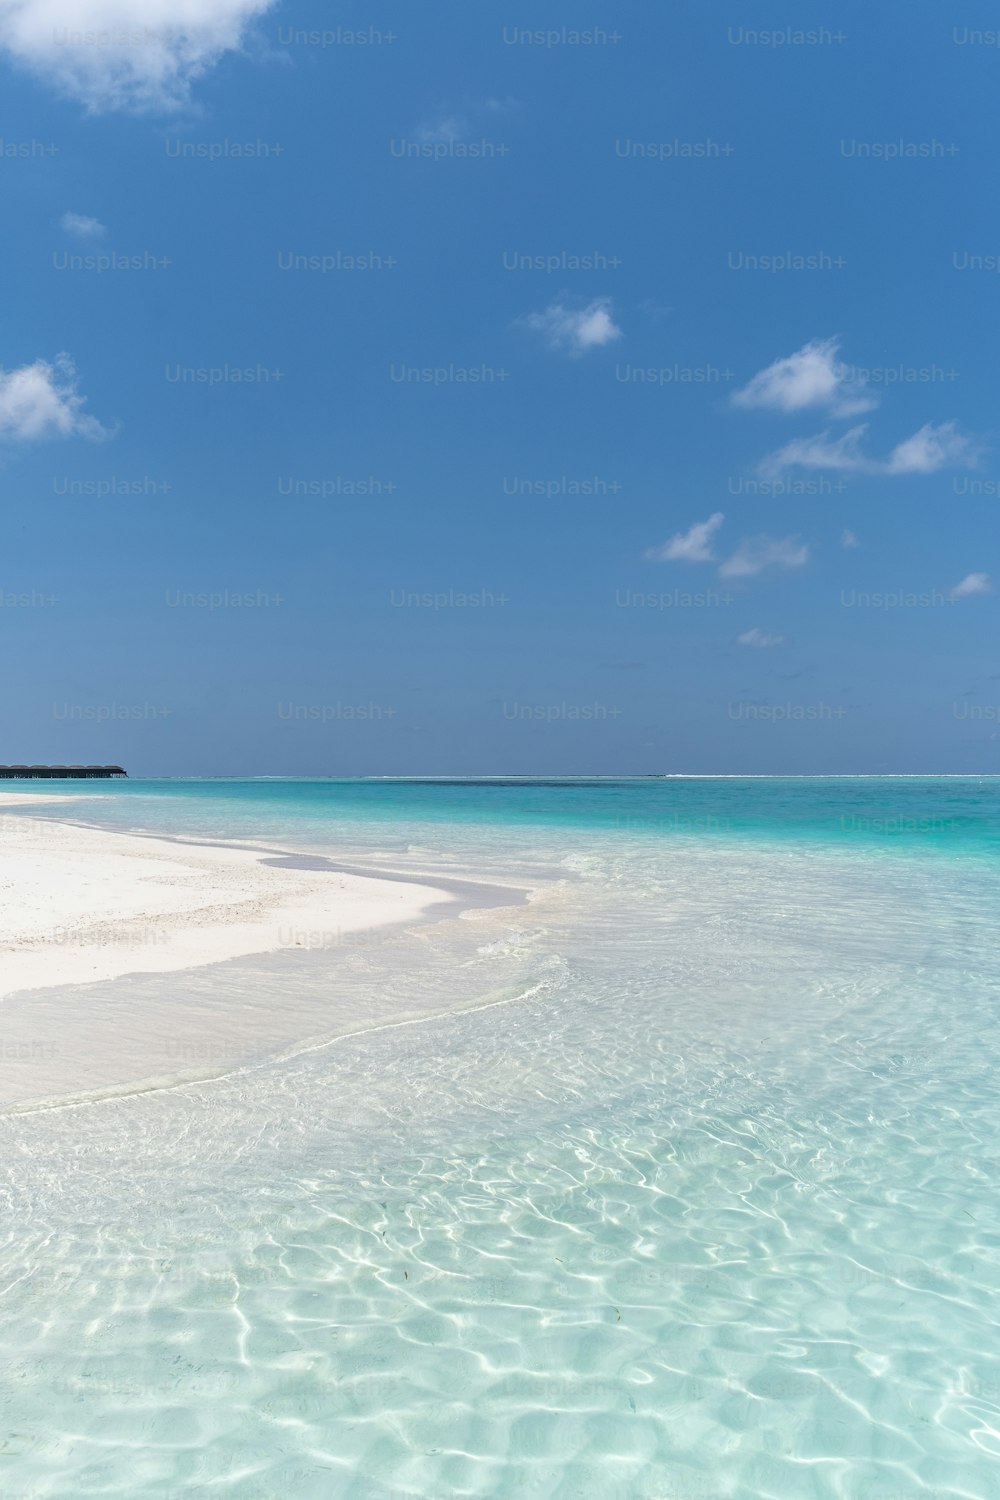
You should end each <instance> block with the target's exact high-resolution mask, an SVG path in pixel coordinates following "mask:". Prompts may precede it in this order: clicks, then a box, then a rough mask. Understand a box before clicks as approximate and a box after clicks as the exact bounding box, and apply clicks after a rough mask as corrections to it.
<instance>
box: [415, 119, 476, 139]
mask: <svg viewBox="0 0 1000 1500" xmlns="http://www.w3.org/2000/svg"><path fill="white" fill-rule="evenodd" d="M468 133H469V122H468V120H466V119H463V118H462V116H461V115H444V116H442V117H441V119H439V120H430V121H428V122H427V124H425V125H421V126H419V128H418V129H417V139H418V140H420V141H442V142H446V143H448V144H450V143H451V142H452V141H460V140H462V139H463V138H464V137H465V136H467V135H468Z"/></svg>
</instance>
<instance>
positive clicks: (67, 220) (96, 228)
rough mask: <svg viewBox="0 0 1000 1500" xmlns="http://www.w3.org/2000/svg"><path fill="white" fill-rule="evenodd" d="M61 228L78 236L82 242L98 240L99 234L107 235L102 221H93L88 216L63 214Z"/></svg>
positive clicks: (60, 221) (60, 222)
mask: <svg viewBox="0 0 1000 1500" xmlns="http://www.w3.org/2000/svg"><path fill="white" fill-rule="evenodd" d="M59 227H60V228H61V229H65V231H66V233H67V234H75V235H78V236H79V237H80V239H82V240H91V239H96V237H97V236H98V235H99V234H106V233H107V230H106V229H105V226H104V225H103V224H102V223H101V221H100V219H91V218H89V217H88V216H87V214H63V216H62V218H61V219H60V220H59Z"/></svg>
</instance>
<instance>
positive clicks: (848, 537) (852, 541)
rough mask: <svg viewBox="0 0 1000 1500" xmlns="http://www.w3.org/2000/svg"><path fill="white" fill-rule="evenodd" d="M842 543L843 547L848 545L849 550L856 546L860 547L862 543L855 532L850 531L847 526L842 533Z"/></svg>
mask: <svg viewBox="0 0 1000 1500" xmlns="http://www.w3.org/2000/svg"><path fill="white" fill-rule="evenodd" d="M840 545H841V546H842V547H846V548H847V549H848V551H852V550H853V549H854V548H855V547H860V546H861V543H860V542H859V541H858V539H857V537H856V536H855V534H854V532H853V531H849V530H848V529H847V528H846V527H845V528H844V530H843V531H842V532H841V533H840Z"/></svg>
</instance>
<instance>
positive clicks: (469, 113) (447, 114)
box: [414, 98, 521, 144]
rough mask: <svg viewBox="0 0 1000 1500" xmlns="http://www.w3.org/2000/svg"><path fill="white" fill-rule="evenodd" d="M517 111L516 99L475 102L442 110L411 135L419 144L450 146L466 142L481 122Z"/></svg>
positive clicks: (517, 102)
mask: <svg viewBox="0 0 1000 1500" xmlns="http://www.w3.org/2000/svg"><path fill="white" fill-rule="evenodd" d="M520 108H521V101H520V100H519V99H512V98H505V99H477V100H474V101H471V102H466V103H465V104H464V105H462V106H461V107H460V108H458V109H442V110H441V111H439V113H438V114H436V115H432V116H431V117H430V118H429V119H427V120H424V122H423V123H422V124H421V125H418V126H417V129H416V131H415V132H414V133H415V135H416V137H417V140H419V141H431V142H436V141H442V142H445V143H448V144H450V143H451V142H453V141H462V140H465V139H467V137H468V136H470V135H471V134H472V132H473V130H475V129H478V127H479V125H480V124H481V123H483V122H484V120H497V119H503V118H505V117H507V116H509V115H513V114H516V113H517V111H518V110H519V109H520Z"/></svg>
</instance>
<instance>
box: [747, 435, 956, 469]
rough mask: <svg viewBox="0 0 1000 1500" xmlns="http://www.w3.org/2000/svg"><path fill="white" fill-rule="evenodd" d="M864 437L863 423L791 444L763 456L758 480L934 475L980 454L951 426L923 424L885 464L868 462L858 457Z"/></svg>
mask: <svg viewBox="0 0 1000 1500" xmlns="http://www.w3.org/2000/svg"><path fill="white" fill-rule="evenodd" d="M867 431H868V426H867V424H866V423H864V422H862V423H859V425H858V426H857V427H850V428H848V430H847V431H846V432H845V433H843V434H842V435H841V436H840V437H838V438H832V437H831V436H830V433H829V431H827V432H819V433H816V434H815V435H814V436H813V437H805V438H793V439H792V441H791V442H790V443H786V444H785V446H784V447H783V448H779V449H777V451H776V452H774V453H770V454H768V456H767V457H766V458H765V459H764V460H763V462H762V463H761V465H760V471H761V473H762V474H765V475H768V476H770V477H774V476H775V475H777V474H781V473H783V472H784V471H785V470H786V469H794V468H801V469H836V470H840V471H841V472H843V473H849V474H890V475H895V474H934V473H936V472H937V470H938V469H944V468H971V467H973V466H974V465H975V463H976V462H977V460H978V458H979V453H980V449H979V447H978V445H977V444H976V443H975V441H974V440H973V439H972V438H971V437H969V436H968V435H967V434H966V433H963V432H960V431H959V430H958V426H957V423H955V422H941V423H939V424H937V425H936V426H935V424H934V423H933V422H927V423H925V424H924V426H923V427H921V428H920V429H919V430H918V431H917V432H915V433H913V435H912V436H911V437H908V438H905V439H904V440H903V442H901V443H897V445H896V447H895V448H893V450H892V452H891V453H890V454H889V456H888V458H884V459H879V458H871V457H869V456H868V455H867V454H866V453H864V452H863V451H862V442H863V440H864V436H865V433H866V432H867Z"/></svg>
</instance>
